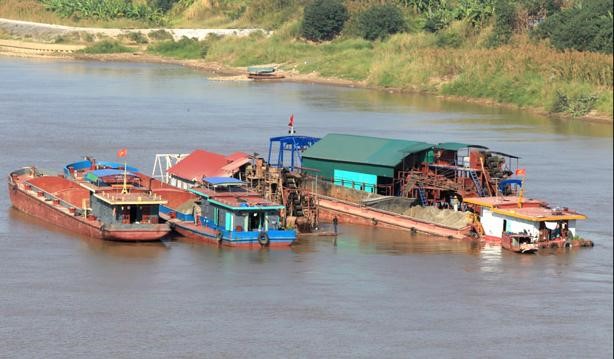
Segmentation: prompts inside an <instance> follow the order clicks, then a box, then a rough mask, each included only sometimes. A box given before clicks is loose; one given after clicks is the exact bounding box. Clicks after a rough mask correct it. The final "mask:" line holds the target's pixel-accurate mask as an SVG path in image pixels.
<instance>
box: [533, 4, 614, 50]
mask: <svg viewBox="0 0 614 359" xmlns="http://www.w3.org/2000/svg"><path fill="white" fill-rule="evenodd" d="M613 6H614V4H613V1H612V0H593V1H589V2H586V3H578V4H577V5H576V6H574V7H572V8H569V9H565V10H563V11H561V12H558V13H556V14H554V15H553V16H551V17H548V18H547V19H546V20H545V21H544V23H543V24H541V25H540V26H539V27H538V28H537V30H536V31H535V32H534V35H535V36H536V37H539V38H550V41H551V42H552V45H553V46H554V47H555V48H557V49H560V50H562V49H575V50H579V51H597V52H604V53H609V54H611V53H612V20H613V19H612V7H613Z"/></svg>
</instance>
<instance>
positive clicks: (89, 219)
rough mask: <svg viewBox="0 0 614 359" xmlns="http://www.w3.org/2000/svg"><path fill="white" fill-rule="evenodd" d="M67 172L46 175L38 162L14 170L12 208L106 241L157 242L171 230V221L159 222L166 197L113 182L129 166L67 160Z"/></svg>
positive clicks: (10, 194) (11, 192) (11, 186)
mask: <svg viewBox="0 0 614 359" xmlns="http://www.w3.org/2000/svg"><path fill="white" fill-rule="evenodd" d="M85 162H87V163H85ZM107 164H110V163H107ZM81 166H82V167H81ZM115 167H117V166H115ZM77 168H78V169H77ZM86 168H87V171H84V170H85V169H86ZM66 171H67V173H69V174H70V175H69V176H64V175H49V174H44V173H42V172H41V171H39V170H37V169H36V168H34V167H26V168H23V169H20V170H17V171H13V172H11V173H10V174H9V179H8V190H9V197H10V199H11V203H12V205H13V207H15V208H16V209H18V210H20V211H22V212H24V213H26V214H28V215H30V216H32V217H36V218H38V219H41V220H43V221H46V222H49V223H52V224H55V225H57V226H59V227H62V228H65V229H67V230H70V231H72V232H75V233H79V234H82V235H85V236H90V237H94V238H100V239H105V240H113V241H132V242H135V241H156V240H159V239H161V238H162V237H164V236H166V235H167V234H169V232H170V227H169V225H168V224H165V223H159V222H158V218H159V217H158V208H159V205H161V204H164V203H166V202H165V201H164V200H162V199H161V198H159V197H156V196H151V195H149V194H148V193H146V192H145V191H144V190H142V189H140V188H138V187H136V186H135V184H134V183H131V184H130V187H131V191H130V192H125V193H122V192H121V188H118V187H117V186H112V183H114V182H115V181H116V180H118V179H120V178H123V176H122V173H123V172H124V171H122V170H119V169H117V168H116V169H110V168H101V167H98V166H97V165H95V164H93V163H91V162H90V161H83V162H77V163H74V164H71V165H68V166H67V167H66Z"/></svg>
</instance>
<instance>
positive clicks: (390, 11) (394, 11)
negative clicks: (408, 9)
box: [358, 4, 406, 40]
mask: <svg viewBox="0 0 614 359" xmlns="http://www.w3.org/2000/svg"><path fill="white" fill-rule="evenodd" d="M358 27H359V31H360V34H361V35H362V37H363V38H365V39H367V40H377V39H384V38H386V37H388V36H389V35H392V34H396V33H399V32H402V31H403V30H405V28H406V26H405V19H403V13H401V10H400V9H399V8H398V7H396V6H395V5H390V4H388V5H375V6H372V7H370V8H368V9H367V10H365V11H364V12H362V13H361V14H360V15H359V16H358Z"/></svg>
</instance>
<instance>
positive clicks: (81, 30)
mask: <svg viewBox="0 0 614 359" xmlns="http://www.w3.org/2000/svg"><path fill="white" fill-rule="evenodd" d="M0 29H1V30H3V31H4V32H6V33H7V34H9V35H10V36H15V37H18V38H24V37H27V38H30V39H32V40H35V41H55V40H57V39H59V38H63V37H83V35H89V36H91V37H94V40H96V39H103V38H119V37H122V36H126V35H128V34H130V33H140V34H142V35H144V36H147V35H149V34H150V33H153V32H157V31H160V30H164V31H166V32H167V33H169V34H170V35H171V36H172V37H173V39H174V40H179V39H181V38H183V37H187V38H190V39H192V38H195V39H197V40H203V39H205V38H206V37H207V36H209V35H218V36H238V37H242V36H249V35H250V34H252V33H255V32H262V33H265V34H268V32H267V31H266V30H262V29H161V28H155V29H105V28H91V27H74V26H63V25H53V24H41V23H36V22H30V21H21V20H11V19H4V18H0Z"/></svg>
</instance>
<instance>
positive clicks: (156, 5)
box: [148, 0, 179, 12]
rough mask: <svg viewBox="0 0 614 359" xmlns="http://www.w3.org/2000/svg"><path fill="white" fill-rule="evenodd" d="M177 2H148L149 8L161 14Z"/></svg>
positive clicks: (175, 0)
mask: <svg viewBox="0 0 614 359" xmlns="http://www.w3.org/2000/svg"><path fill="white" fill-rule="evenodd" d="M178 1H179V0H149V1H148V2H149V6H151V7H152V8H154V9H160V10H162V11H163V12H167V11H169V10H170V9H171V8H172V7H173V5H175V3H176V2H178Z"/></svg>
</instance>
